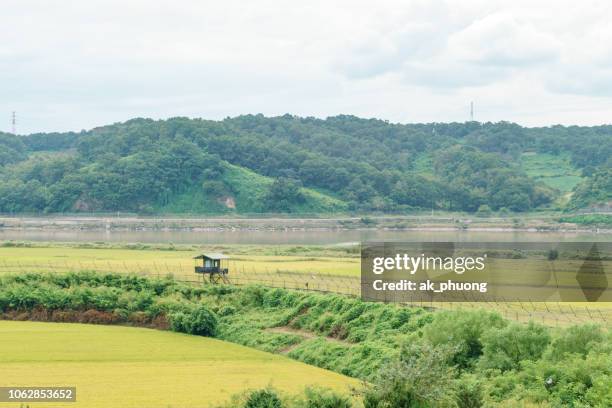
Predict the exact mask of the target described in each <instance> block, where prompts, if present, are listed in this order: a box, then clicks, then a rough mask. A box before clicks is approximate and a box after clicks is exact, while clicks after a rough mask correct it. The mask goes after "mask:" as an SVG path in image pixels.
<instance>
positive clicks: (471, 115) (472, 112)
mask: <svg viewBox="0 0 612 408" xmlns="http://www.w3.org/2000/svg"><path fill="white" fill-rule="evenodd" d="M470 121H472V122H473V121H474V101H472V102H470Z"/></svg>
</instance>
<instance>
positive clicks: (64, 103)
mask: <svg viewBox="0 0 612 408" xmlns="http://www.w3.org/2000/svg"><path fill="white" fill-rule="evenodd" d="M610 19H612V9H611V5H610V3H609V2H598V1H595V0H593V1H584V2H580V4H577V3H575V2H571V1H569V0H562V1H552V0H551V1H540V2H532V1H526V0H518V1H510V0H508V1H505V0H466V1H462V2H456V1H444V0H411V1H405V0H381V1H378V2H376V3H372V2H371V1H365V0H359V1H358V0H354V1H348V0H347V1H336V2H329V1H323V0H313V1H309V2H301V3H293V2H283V1H280V0H278V1H275V0H254V1H250V2H244V1H238V0H226V1H201V0H175V1H169V0H164V1H161V0H149V1H145V0H131V1H128V2H125V1H119V0H88V1H82V2H79V1H69V0H56V1H53V2H49V1H43V0H39V1H35V0H8V1H5V2H3V13H2V14H1V15H0V39H1V41H0V87H1V89H2V91H1V92H0V130H7V129H8V128H9V127H10V125H9V121H8V118H9V115H10V112H11V111H12V110H17V111H18V117H19V120H20V124H19V129H20V130H21V131H22V132H31V131H40V130H46V131H52V130H67V129H74V130H79V129H81V128H90V127H92V126H96V125H101V124H105V123H108V122H115V121H119V120H126V119H129V118H131V117H134V116H149V117H155V118H163V117H171V116H177V115H187V116H202V117H208V118H215V119H218V118H223V117H225V116H228V115H237V114H241V113H257V112H262V113H264V114H269V115H274V114H282V113H285V112H289V113H294V114H300V115H314V116H321V117H324V116H327V115H334V114H339V113H351V114H357V115H361V116H366V117H372V116H377V117H381V118H384V119H389V120H392V121H449V120H465V119H467V117H468V116H467V106H468V105H469V101H471V100H475V101H476V104H477V112H478V114H480V115H481V116H480V117H478V115H477V117H478V118H479V119H481V120H504V119H507V120H516V121H518V122H520V123H524V124H528V125H539V124H551V123H552V122H563V123H602V122H608V121H610V119H609V118H610V117H612V108H609V107H608V106H610V100H609V99H610V97H612V86H610V85H609V84H611V83H612V69H611V68H610V67H611V66H612V51H611V50H612V49H611V48H610V47H609V44H610V42H611V41H612V26H611V25H610V24H609V21H610ZM584 106H588V107H589V109H588V110H585V109H584ZM543 107H545V109H544V108H543ZM534 112H541V114H539V115H538V114H535V113H534ZM555 112H557V114H556V115H555ZM3 117H4V118H6V120H4V121H3V120H2V118H3Z"/></svg>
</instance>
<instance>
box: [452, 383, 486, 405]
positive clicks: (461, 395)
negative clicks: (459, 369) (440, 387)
mask: <svg viewBox="0 0 612 408" xmlns="http://www.w3.org/2000/svg"><path fill="white" fill-rule="evenodd" d="M456 398H457V407H458V408H480V407H482V406H483V404H484V398H483V389H482V384H481V383H480V382H479V381H478V380H477V379H476V378H475V377H474V376H471V375H469V376H464V377H463V378H461V380H460V381H458V382H457V390H456Z"/></svg>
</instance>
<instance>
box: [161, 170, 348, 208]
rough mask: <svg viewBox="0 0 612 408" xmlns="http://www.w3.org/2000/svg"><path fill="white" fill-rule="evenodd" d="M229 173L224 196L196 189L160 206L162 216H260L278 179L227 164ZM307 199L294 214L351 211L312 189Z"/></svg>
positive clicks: (224, 181)
mask: <svg viewBox="0 0 612 408" xmlns="http://www.w3.org/2000/svg"><path fill="white" fill-rule="evenodd" d="M224 166H225V167H226V170H225V172H224V174H223V176H222V177H221V179H220V180H221V182H222V184H223V186H224V187H225V189H224V190H223V191H221V192H217V193H214V192H210V191H206V189H205V188H204V186H201V185H195V186H193V187H191V188H190V189H188V190H187V191H185V192H184V193H181V194H178V195H176V196H174V197H172V198H171V199H170V202H168V203H166V204H165V205H163V206H158V207H157V208H156V210H157V211H158V212H161V213H182V214H190V213H192V214H220V213H238V214H244V213H247V214H248V213H259V212H261V211H262V208H261V200H262V199H263V197H264V196H265V195H266V193H267V191H268V189H269V188H270V185H272V183H274V179H272V178H270V177H266V176H262V175H259V174H257V173H255V172H253V171H251V170H248V169H245V168H244V167H240V166H234V165H231V164H229V163H224ZM300 191H301V193H302V195H303V197H304V200H303V201H302V202H298V203H292V204H291V207H290V210H289V212H291V213H297V214H299V213H303V214H306V213H310V214H314V213H337V212H343V211H346V209H347V204H346V203H345V202H343V201H342V200H339V199H337V198H334V197H330V196H329V195H326V194H323V193H320V192H318V191H315V190H312V189H309V188H303V187H302V188H300Z"/></svg>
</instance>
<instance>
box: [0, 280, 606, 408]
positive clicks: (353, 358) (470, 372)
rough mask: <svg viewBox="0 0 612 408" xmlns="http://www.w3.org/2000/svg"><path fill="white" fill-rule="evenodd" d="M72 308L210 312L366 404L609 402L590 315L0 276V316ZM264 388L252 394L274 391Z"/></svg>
mask: <svg viewBox="0 0 612 408" xmlns="http://www.w3.org/2000/svg"><path fill="white" fill-rule="evenodd" d="M75 310H76V311H79V312H81V313H79V314H77V315H76V316H83V314H84V313H83V312H87V311H90V312H89V315H94V313H93V312H104V313H110V314H111V315H114V316H119V317H122V318H124V319H125V320H121V321H123V322H125V323H128V324H139V323H138V322H143V324H150V323H151V322H152V320H150V319H151V318H153V317H155V318H158V319H159V318H160V316H169V320H170V321H172V319H173V318H176V316H174V317H173V315H172V313H176V311H177V310H178V311H182V310H190V311H194V310H206V312H205V313H204V320H207V319H208V318H210V316H215V320H216V321H217V324H216V330H215V331H214V333H215V336H216V337H218V338H219V339H222V340H227V341H232V342H235V343H239V344H242V345H247V346H249V347H253V348H257V349H260V350H264V351H272V352H275V353H283V354H286V355H287V356H289V357H291V358H294V359H297V360H300V361H303V362H306V363H308V364H311V365H316V366H319V367H322V368H329V369H331V370H334V371H337V372H339V373H342V374H346V375H350V376H353V377H357V378H361V379H365V380H368V381H369V384H370V385H369V386H367V387H366V388H365V389H363V390H362V391H361V392H362V397H363V403H364V405H365V406H366V407H368V408H382V407H389V406H391V407H395V406H401V407H438V406H449V407H450V406H453V407H457V406H459V407H474V406H476V407H480V406H512V404H527V405H529V404H533V405H537V404H539V405H540V406H550V407H562V406H563V407H566V406H573V407H606V406H609V405H610V404H611V403H612V393H611V390H612V387H611V386H612V348H611V347H610V346H611V344H612V337H611V334H610V333H609V332H606V331H604V330H603V329H601V328H600V327H599V326H596V325H588V326H577V327H570V328H568V329H550V328H547V327H544V326H541V325H538V324H535V323H530V324H528V325H521V324H517V323H510V322H508V321H507V320H505V319H503V318H501V317H500V316H499V315H497V314H495V313H491V312H486V311H478V312H467V311H455V312H451V311H446V312H435V313H434V312H431V311H427V310H424V309H421V308H407V307H401V306H399V305H393V304H381V303H365V302H362V301H361V300H359V299H355V298H349V297H344V296H338V295H323V294H312V293H306V292H298V291H290V290H284V289H270V288H263V287H257V286H247V287H232V286H200V287H197V286H189V285H186V284H182V283H179V282H175V281H173V280H170V279H162V280H158V279H147V278H143V277H137V276H125V275H112V274H111V275H108V274H107V275H98V274H94V273H78V274H66V275H59V274H50V275H42V274H22V275H12V276H4V277H2V278H1V280H0V311H1V312H2V313H3V315H4V316H5V317H9V318H10V317H13V318H17V317H18V316H19V318H21V319H23V318H24V314H25V318H28V317H29V318H38V319H42V320H58V319H60V318H70V316H72V315H70V312H72V311H75ZM136 313H137V314H138V315H139V316H140V320H136V319H135V317H134V316H136V315H135V314H136ZM192 315H194V316H197V315H198V314H197V313H195V314H194V313H192ZM121 321H120V322H121ZM158 321H159V320H158ZM94 322H96V321H94ZM194 332H195V331H194ZM264 394H265V395H268V397H265V398H264V397H263V396H261V395H264ZM270 394H271V393H270V392H266V393H261V392H260V393H259V394H257V395H260V397H257V398H258V400H259V399H261V400H264V399H265V401H268V402H270V401H276V400H275V399H274V398H272V397H270V396H269V395H270ZM251 395H252V394H251ZM253 398H255V397H253ZM247 399H249V398H247ZM280 400H282V399H280ZM238 406H239V405H238ZM290 406H291V405H287V407H290ZM313 407H314V406H313Z"/></svg>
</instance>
